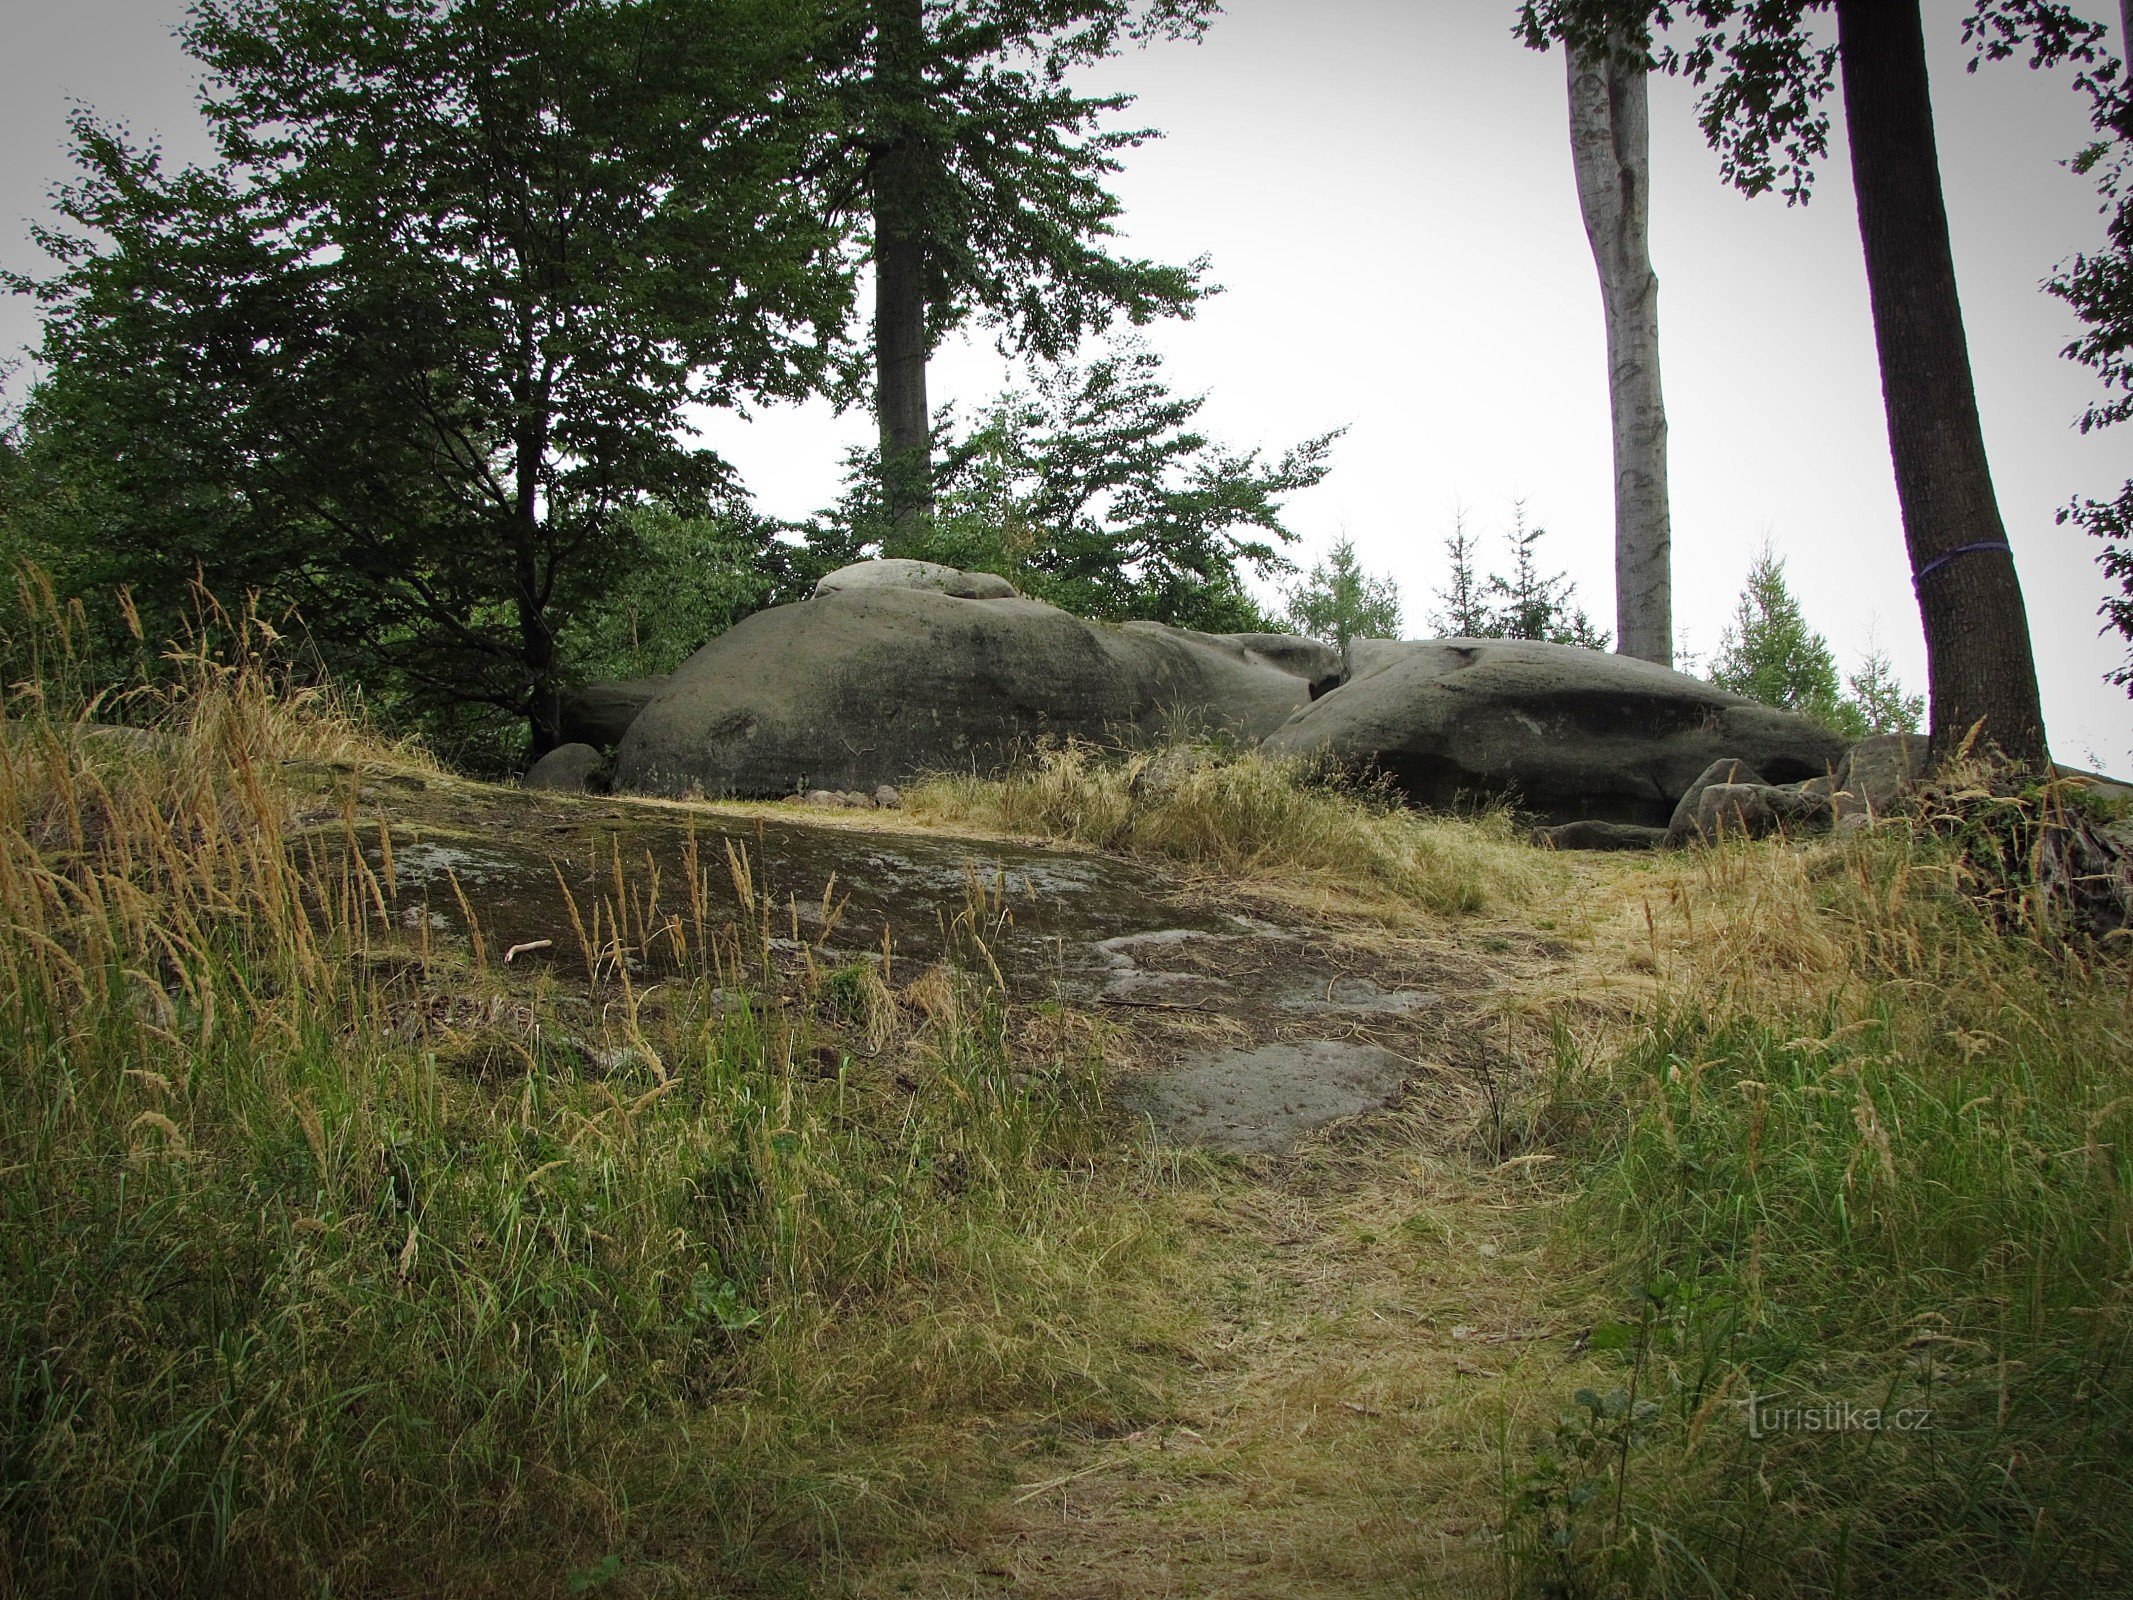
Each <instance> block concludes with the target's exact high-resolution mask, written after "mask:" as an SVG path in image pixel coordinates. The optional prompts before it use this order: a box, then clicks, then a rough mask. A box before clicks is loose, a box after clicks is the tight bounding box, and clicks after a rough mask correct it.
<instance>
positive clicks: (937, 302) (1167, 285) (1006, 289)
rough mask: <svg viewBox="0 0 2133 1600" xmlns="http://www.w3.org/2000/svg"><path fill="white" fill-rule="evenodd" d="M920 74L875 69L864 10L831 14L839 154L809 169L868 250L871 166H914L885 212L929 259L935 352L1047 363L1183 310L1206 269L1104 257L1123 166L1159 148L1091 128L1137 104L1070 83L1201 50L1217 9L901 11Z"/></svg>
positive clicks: (1066, 4) (826, 64)
mask: <svg viewBox="0 0 2133 1600" xmlns="http://www.w3.org/2000/svg"><path fill="white" fill-rule="evenodd" d="M905 4H906V6H907V7H911V8H914V9H916V10H917V12H918V17H919V22H920V26H921V29H922V33H921V37H920V40H919V43H918V52H917V59H916V60H914V61H912V62H909V63H898V64H893V65H892V64H887V63H884V61H883V59H882V49H883V46H884V43H885V41H887V40H889V39H890V38H892V37H893V29H892V28H890V27H889V26H888V25H887V23H886V22H885V20H884V18H885V14H886V13H887V12H889V11H891V10H893V9H894V7H893V0H890V4H888V5H884V4H881V3H877V0H858V3H851V4H846V5H844V6H842V7H839V8H837V18H838V20H837V25H836V27H835V28H834V29H833V30H832V31H831V32H830V33H828V34H827V35H826V36H825V38H826V43H825V45H824V47H823V53H822V56H821V58H820V62H819V70H820V72H821V74H822V76H823V77H824V79H825V80H827V82H828V83H829V85H830V87H831V90H832V92H833V93H834V95H835V96H836V99H837V101H838V107H839V109H838V111H837V123H838V126H839V128H840V129H841V130H843V132H842V134H841V136H840V137H839V138H838V139H837V140H836V141H835V142H834V144H833V146H832V147H831V149H830V151H829V153H828V154H827V155H826V156H825V157H824V158H823V160H824V165H825V168H826V170H827V174H828V175H827V185H828V193H829V195H830V198H831V201H832V203H833V205H834V206H835V207H836V208H837V214H838V215H840V216H843V217H845V218H847V219H849V220H851V221H852V222H854V223H855V224H857V225H858V226H859V227H860V228H861V230H862V238H863V242H864V243H865V244H867V245H868V246H872V245H873V244H874V243H876V241H875V240H874V238H873V237H872V232H871V230H872V229H873V227H874V226H875V223H874V221H873V219H872V218H871V216H870V215H869V214H868V212H867V210H866V206H867V203H868V201H869V198H870V196H872V194H873V192H874V189H875V186H876V183H877V182H878V181H879V179H880V178H881V175H882V172H883V168H884V163H885V162H887V161H888V160H889V159H890V158H891V157H892V156H893V155H894V154H895V153H896V152H898V151H899V150H905V149H909V150H913V151H915V152H916V154H917V156H918V158H919V159H918V161H917V163H916V166H915V170H914V171H913V172H912V173H911V174H910V177H909V180H908V181H909V184H910V188H909V190H908V192H905V193H900V194H899V195H898V196H897V197H896V201H897V204H899V205H902V206H907V207H908V208H909V221H910V223H911V224H913V225H915V226H916V227H917V228H918V229H919V230H920V232H921V234H922V237H923V239H924V244H925V295H926V312H927V317H926V327H927V333H928V336H929V338H930V339H931V340H932V341H933V342H934V343H936V344H937V343H938V342H939V341H940V340H941V339H942V338H944V337H946V336H947V335H948V334H949V333H952V332H953V331H954V330H955V329H957V328H959V327H961V326H962V325H963V324H964V323H965V322H967V321H969V320H970V319H971V318H972V317H974V316H975V317H978V318H981V319H983V320H984V321H986V322H987V323H988V324H990V325H991V326H992V327H994V328H995V329H996V330H997V331H998V332H999V334H1000V337H1001V340H1002V343H1003V345H1004V346H1005V347H1007V348H1009V349H1012V350H1015V351H1018V352H1022V353H1026V354H1032V355H1035V356H1038V357H1040V358H1042V359H1044V360H1047V361H1056V360H1060V359H1063V358H1065V357H1066V356H1069V355H1071V354H1072V353H1073V352H1074V351H1075V349H1076V348H1077V347H1078V345H1079V344H1080V342H1081V340H1082V339H1083V338H1084V337H1086V336H1087V335H1089V334H1090V333H1093V332H1098V331H1100V330H1102V329H1103V328H1104V327H1106V326H1107V325H1108V324H1109V323H1110V322H1111V320H1112V319H1113V318H1114V317H1115V316H1118V315H1120V314H1121V313H1123V314H1124V315H1125V316H1127V317H1128V318H1129V319H1130V320H1132V321H1133V322H1134V323H1136V324H1139V323H1145V322H1147V321H1149V320H1151V319H1153V318H1155V317H1158V316H1162V315H1168V314H1171V313H1174V312H1178V311H1183V310H1187V309H1189V308H1190V306H1191V305H1192V303H1193V301H1194V300H1195V299H1196V298H1198V296H1199V294H1200V292H1201V287H1200V283H1199V277H1200V272H1201V270H1202V268H1203V266H1204V264H1203V263H1193V264H1190V265H1188V266H1184V267H1172V266H1163V265H1160V264H1158V263H1155V262H1151V261H1146V260H1141V259H1137V258H1121V257H1118V256H1115V255H1113V254H1112V253H1110V251H1109V250H1108V249H1107V248H1106V245H1107V242H1108V241H1110V240H1111V239H1113V238H1115V237H1116V235H1117V231H1118V230H1117V219H1118V215H1119V203H1118V200H1117V199H1116V197H1115V196H1113V195H1112V194H1111V192H1110V190H1109V188H1108V187H1107V184H1108V180H1109V179H1110V178H1111V177H1112V176H1113V175H1115V174H1116V173H1117V172H1118V170H1119V161H1118V157H1119V153H1120V152H1121V151H1124V150H1127V149H1131V148H1133V147H1134V146H1136V145H1139V144H1142V143H1144V142H1146V141H1147V140H1148V139H1150V138H1153V137H1155V134H1154V133H1153V131H1152V130H1150V129H1145V128H1142V129H1118V128H1108V127H1106V126H1104V123H1105V119H1106V118H1108V117H1109V116H1111V115H1112V114H1113V113H1116V112H1119V111H1123V110H1125V109H1126V108H1128V107H1129V106H1131V105H1132V103H1133V97H1132V96H1130V95H1123V94H1110V95H1089V94H1084V93H1082V92H1080V91H1079V89H1077V88H1076V87H1075V86H1074V85H1073V84H1072V83H1071V82H1070V74H1072V73H1073V72H1075V71H1076V70H1077V69H1081V68H1086V67H1089V66H1092V65H1094V64H1095V63H1097V62H1099V61H1101V60H1103V59H1104V58H1105V57H1107V56H1109V55H1111V54H1112V53H1114V52H1115V51H1116V50H1118V49H1119V48H1120V46H1121V45H1123V44H1126V43H1134V42H1145V41H1147V40H1150V39H1155V38H1160V37H1168V38H1189V37H1195V36H1197V35H1198V34H1199V33H1200V32H1201V31H1202V30H1204V29H1205V28H1206V26H1207V24H1208V23H1209V22H1210V21H1211V20H1212V19H1213V17H1214V16H1215V14H1216V13H1217V11H1219V9H1220V7H1219V5H1218V4H1217V3H1216V0H905Z"/></svg>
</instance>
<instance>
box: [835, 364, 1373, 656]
mask: <svg viewBox="0 0 2133 1600" xmlns="http://www.w3.org/2000/svg"><path fill="white" fill-rule="evenodd" d="M1204 403H1205V401H1204V398H1203V397H1201V396H1193V395H1185V396H1181V395H1175V394H1173V393H1171V391H1170V388H1169V385H1168V383H1167V382H1166V381H1165V379H1164V377H1163V372H1162V360H1161V358H1160V357H1159V356H1157V355H1156V354H1155V352H1154V351H1152V350H1149V349H1147V348H1146V347H1145V346H1142V345H1140V344H1137V343H1134V342H1130V341H1129V342H1126V343H1123V344H1121V345H1119V346H1117V347H1115V348H1114V349H1112V350H1111V351H1109V352H1108V353H1106V354H1104V355H1102V356H1099V357H1098V358H1097V359H1095V360H1094V361H1091V362H1089V363H1087V364H1085V365H1075V364H1068V365H1063V366H1060V367H1058V368H1055V369H1053V370H1051V371H1049V372H1046V373H1043V374H1040V375H1039V376H1038V377H1037V378H1035V379H1034V381H1033V383H1032V385H1031V387H1030V388H1028V389H1024V390H1010V391H1009V392H1007V393H1005V394H1003V395H1000V396H999V397H998V398H996V399H995V400H994V401H993V402H992V403H991V404H990V405H989V406H987V407H986V408H985V409H984V410H983V411H981V412H979V414H978V415H977V417H976V418H975V419H974V420H973V424H972V426H971V428H970V430H969V431H968V432H967V433H966V434H964V435H963V436H962V437H961V438H954V437H952V436H950V435H949V433H948V429H949V428H950V427H952V419H948V420H947V421H946V422H944V425H943V427H942V429H941V430H940V438H939V441H938V445H939V450H940V456H941V467H940V471H939V475H938V500H937V505H936V511H935V516H934V519H933V522H932V524H931V526H930V527H929V528H928V530H927V531H926V532H925V533H924V534H923V535H922V536H921V538H920V539H919V540H918V541H917V542H915V543H914V542H911V541H909V540H908V539H902V540H900V536H899V534H898V531H897V530H896V529H895V528H893V527H891V526H890V525H889V523H888V521H887V519H886V517H885V516H884V513H883V510H882V507H881V502H880V499H879V493H878V479H877V476H876V466H875V462H876V459H877V458H876V457H875V456H874V455H873V454H872V453H871V452H867V453H862V454H860V455H858V456H856V457H854V459H853V461H852V464H851V467H852V471H851V477H850V480H849V483H850V488H849V489H848V491H847V493H846V496H845V498H844V499H843V500H842V501H841V502H840V503H839V504H838V505H837V506H836V507H834V508H832V509H831V510H830V511H828V512H825V513H824V514H823V515H822V516H821V517H819V518H817V519H816V521H815V522H814V524H812V525H811V526H810V528H809V529H808V542H809V544H810V545H811V546H813V547H815V548H816V550H817V551H818V552H821V554H820V555H819V556H818V560H820V561H822V562H824V563H829V564H834V563H835V562H837V561H840V560H857V559H859V558H860V557H861V555H863V554H864V553H865V552H866V551H868V550H870V549H876V548H879V549H884V550H885V551H886V553H888V554H891V555H899V556H917V557H920V558H922V559H925V560H931V561H940V562H944V563H946V564H948V565H951V566H958V567H963V568H966V569H972V568H974V569H979V570H984V571H989V572H998V573H1000V574H1002V575H1003V576H1005V577H1007V578H1009V579H1011V580H1012V581H1013V582H1015V583H1016V584H1017V585H1019V586H1020V587H1021V588H1023V589H1024V590H1025V591H1027V592H1029V593H1031V594H1034V595H1036V596H1037V597H1038V598H1040V599H1044V600H1048V601H1051V602H1052V603H1054V604H1056V605H1059V606H1063V607H1064V608H1066V609H1067V610H1070V611H1073V612H1076V613H1078V614H1079V615H1082V616H1090V617H1101V618H1106V619H1111V620H1121V621H1122V620H1126V619H1130V618H1147V619H1153V620H1156V621H1162V622H1171V623H1176V624H1180V625H1183V626H1188V627H1204V628H1211V629H1215V630H1218V631H1222V630H1234V631H1249V630H1252V629H1256V628H1259V627H1263V626H1264V625H1265V619H1264V618H1262V617H1261V616H1259V614H1258V611H1257V608H1256V607H1255V606H1254V605H1253V603H1252V602H1251V600H1250V598H1249V597H1248V596H1247V595H1246V594H1245V593H1244V591H1243V588H1242V585H1241V581H1240V569H1244V568H1249V569H1251V570H1253V571H1257V572H1259V573H1262V574H1265V573H1271V572H1274V571H1277V570H1280V569H1281V568H1282V567H1284V566H1285V565H1286V563H1285V562H1284V561H1283V560H1282V558H1281V556H1280V554H1279V547H1280V545H1282V544H1285V543H1287V542H1288V541H1289V540H1290V539H1291V538H1293V537H1294V536H1293V535H1292V534H1291V533H1290V531H1289V529H1288V527H1287V525H1286V524H1285V523H1284V522H1283V521H1282V505H1283V502H1284V501H1285V500H1286V499H1287V498H1288V497H1289V496H1290V495H1292V494H1295V493H1298V492H1300V491H1301V490H1304V489H1308V488H1310V487H1312V486H1313V485H1315V484H1317V483H1319V482H1320V481H1322V480H1323V479H1324V477H1325V475H1326V473H1327V472H1328V470H1330V469H1329V465H1328V457H1329V456H1330V455H1331V453H1332V449H1333V444H1334V441H1335V440H1337V439H1338V438H1339V437H1340V432H1339V430H1336V431H1334V432H1331V433H1326V434H1321V435H1319V436H1318V437H1316V438H1313V439H1306V440H1305V441H1303V442H1302V443H1301V444H1298V445H1296V446H1294V447H1293V448H1291V449H1289V450H1286V451H1284V452H1282V453H1281V454H1280V455H1279V456H1276V457H1274V458H1273V459H1271V460H1270V459H1268V458H1266V457H1265V456H1264V455H1263V454H1262V453H1261V452H1259V451H1257V450H1249V451H1236V450H1231V449H1227V448H1225V447H1224V446H1222V445H1220V444H1218V443H1217V442H1215V441H1214V440H1212V439H1210V438H1208V436H1207V435H1205V434H1203V433H1201V432H1199V431H1198V429H1197V428H1196V427H1195V426H1194V422H1195V420H1196V418H1197V417H1198V415H1199V412H1200V409H1201V407H1202V405H1203V404H1204Z"/></svg>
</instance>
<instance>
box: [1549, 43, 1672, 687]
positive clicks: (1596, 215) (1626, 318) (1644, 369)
mask: <svg viewBox="0 0 2133 1600" xmlns="http://www.w3.org/2000/svg"><path fill="white" fill-rule="evenodd" d="M1619 9H1620V11H1621V13H1622V14H1621V16H1620V17H1619V18H1618V19H1617V20H1616V21H1615V22H1614V23H1613V25H1612V26H1610V27H1609V28H1608V29H1607V30H1606V31H1605V33H1604V34H1600V35H1597V36H1595V35H1591V34H1587V33H1584V32H1582V31H1577V30H1573V31H1572V32H1571V33H1570V35H1569V36H1568V37H1567V38H1565V39H1564V40H1563V41H1562V43H1563V62H1564V69H1565V73H1566V75H1567V77H1568V79H1569V88H1570V154H1571V166H1572V168H1573V170H1574V171H1575V173H1576V175H1577V190H1578V209H1579V210H1580V212H1582V213H1583V215H1584V219H1585V237H1586V239H1587V240H1588V241H1589V242H1590V243H1591V245H1592V258H1593V262H1594V264H1595V265H1596V266H1597V267H1598V269H1599V277H1600V306H1601V310H1602V313H1603V316H1604V319H1605V322H1606V328H1607V394H1608V407H1609V420H1610V422H1611V425H1612V430H1613V437H1614V468H1615V648H1616V649H1617V650H1618V651H1620V652H1621V653H1622V654H1623V655H1627V656H1636V657H1638V658H1639V659H1640V660H1644V661H1656V662H1658V663H1659V665H1661V666H1671V665H1673V661H1674V580H1673V538H1674V534H1673V513H1672V510H1671V508H1670V505H1669V500H1668V495H1667V432H1666V401H1665V398H1664V395H1663V393H1662V390H1661V386H1660V382H1659V278H1658V275H1657V274H1656V273H1655V272H1653V271H1652V253H1651V133H1650V114H1649V111H1648V107H1647V96H1646V84H1645V79H1646V77H1647V76H1648V75H1649V73H1650V70H1651V60H1650V39H1649V37H1648V34H1647V31H1646V27H1645V22H1644V18H1643V16H1642V15H1641V9H1642V8H1641V6H1640V5H1631V6H1625V7H1621V8H1619ZM1525 22H1526V28H1527V33H1526V42H1527V43H1528V44H1530V45H1533V46H1535V47H1536V48H1545V47H1546V45H1547V44H1548V43H1549V42H1550V41H1549V38H1548V36H1547V34H1546V32H1545V30H1544V29H1543V28H1542V27H1541V25H1540V21H1539V17H1538V15H1537V12H1536V8H1534V7H1532V6H1529V7H1528V8H1527V11H1526V14H1525Z"/></svg>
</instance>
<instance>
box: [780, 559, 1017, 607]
mask: <svg viewBox="0 0 2133 1600" xmlns="http://www.w3.org/2000/svg"><path fill="white" fill-rule="evenodd" d="M850 589H924V590H927V591H929V592H931V593H933V594H945V595H948V596H950V597H952V598H954V599H957V600H1012V599H1014V598H1015V596H1016V593H1017V591H1016V589H1015V586H1014V585H1013V584H1011V583H1009V582H1008V581H1007V580H1006V579H1005V578H1003V577H1001V576H1000V575H999V574H998V573H993V572H964V571H962V570H960V569H959V568H956V567H944V566H942V565H941V564H940V563H939V562H937V561H906V560H901V559H898V558H893V557H892V558H890V559H887V560H883V561H855V562H853V563H852V564H851V565H850V566H848V567H839V568H838V569H837V570H836V571H835V572H832V573H831V574H830V575H829V576H828V577H826V578H824V579H822V581H821V582H819V583H817V584H816V585H815V592H814V595H813V596H812V598H814V599H816V600H819V599H821V598H822V597H823V596H824V595H826V594H842V593H844V592H845V591H847V590H850Z"/></svg>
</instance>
